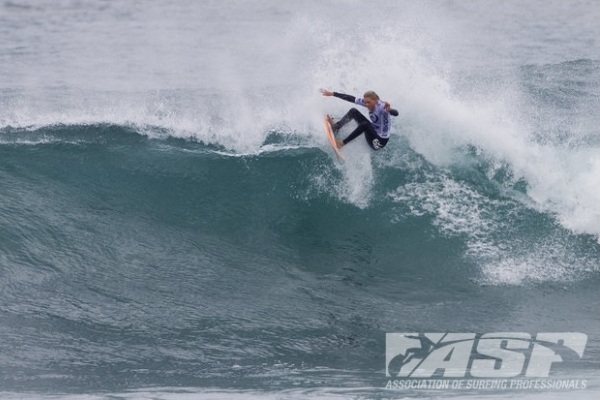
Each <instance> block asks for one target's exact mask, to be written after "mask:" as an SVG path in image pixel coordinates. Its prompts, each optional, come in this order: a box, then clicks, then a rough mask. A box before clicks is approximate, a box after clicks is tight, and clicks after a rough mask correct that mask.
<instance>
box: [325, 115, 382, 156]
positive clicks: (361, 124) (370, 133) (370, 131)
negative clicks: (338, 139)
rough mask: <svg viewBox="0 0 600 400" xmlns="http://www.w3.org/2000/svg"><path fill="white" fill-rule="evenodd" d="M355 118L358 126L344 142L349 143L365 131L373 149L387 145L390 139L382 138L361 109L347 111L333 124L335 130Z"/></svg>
mask: <svg viewBox="0 0 600 400" xmlns="http://www.w3.org/2000/svg"><path fill="white" fill-rule="evenodd" d="M352 120H355V121H356V122H357V123H358V126H357V127H356V129H354V131H352V133H351V134H350V135H348V137H347V138H346V139H344V140H343V142H344V144H348V143H350V142H351V141H353V140H354V139H356V138H357V137H359V136H360V135H362V134H363V133H364V134H365V139H366V141H367V144H368V145H369V147H371V148H372V149H373V150H379V149H382V148H384V147H385V145H386V143H387V141H388V139H382V138H380V137H379V136H378V135H377V133H376V132H375V129H374V128H373V125H371V121H369V120H368V119H367V117H365V116H364V115H363V114H362V113H361V112H360V111H358V110H357V109H356V108H351V109H350V111H348V112H347V113H346V115H344V116H343V117H342V119H340V120H339V121H338V122H336V123H335V124H333V129H334V131H338V130H339V129H340V128H341V127H342V126H344V125H346V124H347V123H348V122H350V121H352Z"/></svg>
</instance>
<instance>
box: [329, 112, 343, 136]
mask: <svg viewBox="0 0 600 400" xmlns="http://www.w3.org/2000/svg"><path fill="white" fill-rule="evenodd" d="M327 122H329V125H331V130H332V131H333V135H334V136H336V135H337V133H338V131H339V130H340V128H338V126H337V124H336V123H335V122H334V120H333V118H331V116H330V115H329V114H327Z"/></svg>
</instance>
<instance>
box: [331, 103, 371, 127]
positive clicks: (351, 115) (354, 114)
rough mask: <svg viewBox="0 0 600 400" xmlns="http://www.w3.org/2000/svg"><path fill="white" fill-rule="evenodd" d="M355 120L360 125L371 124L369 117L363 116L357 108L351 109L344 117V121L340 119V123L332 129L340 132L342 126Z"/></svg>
mask: <svg viewBox="0 0 600 400" xmlns="http://www.w3.org/2000/svg"><path fill="white" fill-rule="evenodd" d="M352 120H355V121H356V122H357V123H358V124H359V125H360V124H361V123H363V122H366V123H369V124H370V122H369V120H368V119H367V117H365V116H364V115H362V113H361V112H360V111H358V110H357V109H356V108H351V109H350V110H349V111H348V112H347V113H346V115H344V116H343V117H342V119H340V120H339V121H338V122H336V123H335V124H333V126H332V128H333V130H334V131H336V132H337V131H339V130H340V129H341V128H342V126H344V125H346V124H347V123H348V122H350V121H352Z"/></svg>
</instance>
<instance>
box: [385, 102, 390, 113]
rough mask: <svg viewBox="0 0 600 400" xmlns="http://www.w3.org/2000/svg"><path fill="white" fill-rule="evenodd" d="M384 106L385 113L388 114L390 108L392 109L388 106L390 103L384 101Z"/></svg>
mask: <svg viewBox="0 0 600 400" xmlns="http://www.w3.org/2000/svg"><path fill="white" fill-rule="evenodd" d="M384 104H385V111H387V112H390V108H392V106H391V105H390V103H388V102H387V101H385V102H384Z"/></svg>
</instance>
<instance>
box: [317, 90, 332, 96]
mask: <svg viewBox="0 0 600 400" xmlns="http://www.w3.org/2000/svg"><path fill="white" fill-rule="evenodd" d="M320 91H321V94H322V95H323V96H333V92H330V91H329V90H327V89H320Z"/></svg>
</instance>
